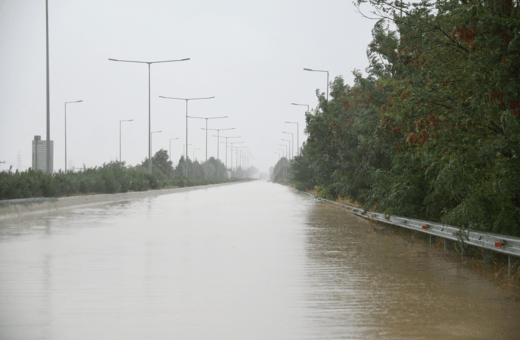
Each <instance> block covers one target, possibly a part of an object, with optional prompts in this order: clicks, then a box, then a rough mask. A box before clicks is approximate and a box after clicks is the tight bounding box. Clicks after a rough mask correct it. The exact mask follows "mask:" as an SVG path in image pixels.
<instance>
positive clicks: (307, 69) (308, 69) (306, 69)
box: [303, 68, 313, 71]
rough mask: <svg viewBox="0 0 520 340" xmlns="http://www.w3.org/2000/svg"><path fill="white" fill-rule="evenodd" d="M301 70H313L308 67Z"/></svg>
mask: <svg viewBox="0 0 520 340" xmlns="http://www.w3.org/2000/svg"><path fill="white" fill-rule="evenodd" d="M303 70H304V71H313V70H311V69H310V68H304V69H303Z"/></svg>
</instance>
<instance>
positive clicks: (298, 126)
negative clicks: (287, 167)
mask: <svg viewBox="0 0 520 340" xmlns="http://www.w3.org/2000/svg"><path fill="white" fill-rule="evenodd" d="M285 123H287V124H296V147H297V150H298V156H299V155H300V125H299V124H298V122H285Z"/></svg>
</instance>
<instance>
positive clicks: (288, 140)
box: [282, 139, 291, 159]
mask: <svg viewBox="0 0 520 340" xmlns="http://www.w3.org/2000/svg"><path fill="white" fill-rule="evenodd" d="M282 140H283V141H286V142H288V143H289V152H288V153H287V158H288V159H291V140H290V139H282Z"/></svg>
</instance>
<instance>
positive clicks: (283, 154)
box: [274, 68, 329, 159]
mask: <svg viewBox="0 0 520 340" xmlns="http://www.w3.org/2000/svg"><path fill="white" fill-rule="evenodd" d="M303 70H304V71H310V72H323V73H327V86H326V87H327V102H328V101H329V71H325V70H314V69H310V68H304V69H303ZM291 105H298V106H307V113H309V112H310V107H309V105H308V104H300V103H291ZM285 123H286V124H296V147H297V150H298V152H297V155H298V156H299V155H300V126H299V124H298V122H287V121H286V122H285ZM282 133H285V134H290V135H291V139H290V140H289V139H283V138H282V139H281V140H282V141H284V142H288V145H286V144H279V145H280V146H283V147H284V149H276V150H277V151H275V152H274V153H276V154H278V158H279V159H280V158H282V157H287V158H288V159H291V158H294V156H295V155H294V133H293V132H288V131H282ZM291 145H292V148H291ZM291 149H292V153H291ZM280 152H281V153H280Z"/></svg>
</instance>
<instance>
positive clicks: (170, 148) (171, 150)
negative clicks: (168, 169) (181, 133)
mask: <svg viewBox="0 0 520 340" xmlns="http://www.w3.org/2000/svg"><path fill="white" fill-rule="evenodd" d="M176 139H179V138H170V162H171V161H172V140H176Z"/></svg>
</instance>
